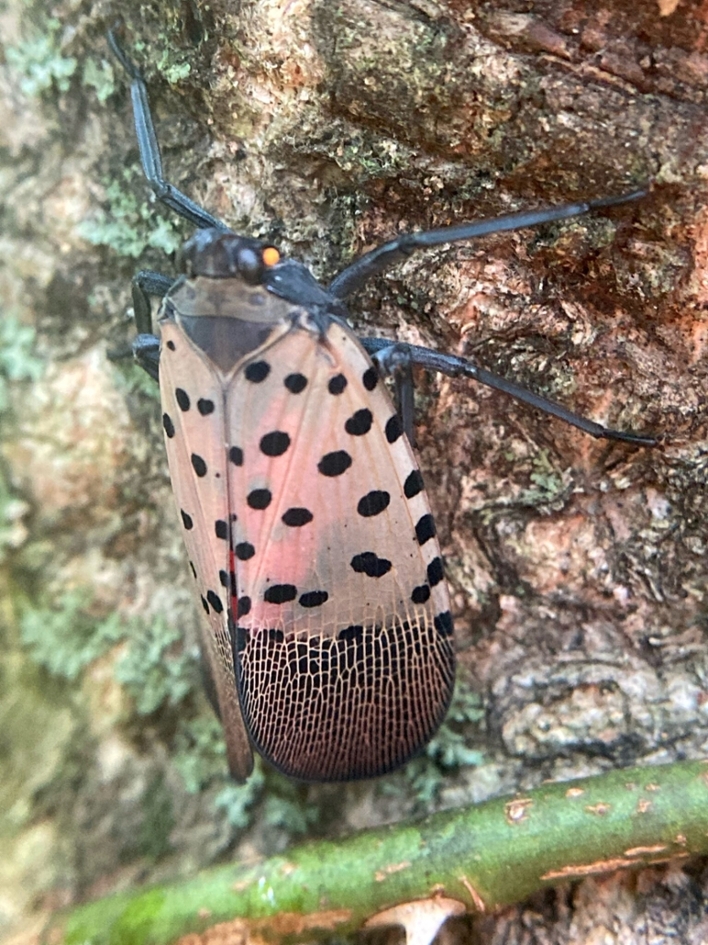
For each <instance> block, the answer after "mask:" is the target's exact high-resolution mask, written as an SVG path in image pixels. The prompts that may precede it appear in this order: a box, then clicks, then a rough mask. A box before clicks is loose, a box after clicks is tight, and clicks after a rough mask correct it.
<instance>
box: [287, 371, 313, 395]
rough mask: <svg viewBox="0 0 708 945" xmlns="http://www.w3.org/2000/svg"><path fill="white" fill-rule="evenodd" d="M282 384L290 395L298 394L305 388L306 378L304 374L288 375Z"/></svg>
mask: <svg viewBox="0 0 708 945" xmlns="http://www.w3.org/2000/svg"><path fill="white" fill-rule="evenodd" d="M283 383H284V384H285V386H286V387H287V389H288V390H289V391H290V393H291V394H299V393H301V391H303V390H305V388H306V387H307V378H306V377H305V375H304V374H288V376H287V377H286V378H285V380H284V381H283Z"/></svg>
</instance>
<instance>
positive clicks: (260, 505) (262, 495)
mask: <svg viewBox="0 0 708 945" xmlns="http://www.w3.org/2000/svg"><path fill="white" fill-rule="evenodd" d="M272 498H273V496H272V495H271V492H270V490H269V489H252V490H251V491H250V492H249V493H248V495H247V496H246V502H248V505H249V506H250V508H252V509H267V508H268V506H269V505H270V500H271V499H272Z"/></svg>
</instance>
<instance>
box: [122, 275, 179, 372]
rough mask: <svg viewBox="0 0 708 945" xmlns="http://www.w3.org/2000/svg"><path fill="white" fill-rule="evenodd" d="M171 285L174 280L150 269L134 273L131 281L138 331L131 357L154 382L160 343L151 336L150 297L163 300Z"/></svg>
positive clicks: (158, 360)
mask: <svg viewBox="0 0 708 945" xmlns="http://www.w3.org/2000/svg"><path fill="white" fill-rule="evenodd" d="M172 285H174V279H172V278H171V277H170V276H163V275H162V273H160V272H154V271H153V270H152V269H141V270H140V272H136V273H135V275H134V276H133V281H132V292H133V313H134V315H135V324H136V326H137V329H138V334H137V336H136V337H135V338H134V340H133V344H132V351H133V357H134V358H135V360H136V361H137V362H138V364H139V365H140V367H141V368H142V369H143V370H144V371H147V373H148V374H149V375H150V377H152V378H153V379H154V380H158V365H159V362H160V342H159V340H158V339H157V338H156V337H155V336H154V335H153V334H152V306H151V305H150V297H151V296H156V297H157V298H163V296H164V295H165V294H166V293H167V291H168V289H169V288H170V287H171V286H172Z"/></svg>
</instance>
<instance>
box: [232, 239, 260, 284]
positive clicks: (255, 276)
mask: <svg viewBox="0 0 708 945" xmlns="http://www.w3.org/2000/svg"><path fill="white" fill-rule="evenodd" d="M236 265H237V266H238V271H239V273H240V274H241V275H242V276H243V278H244V279H245V280H246V282H251V283H253V284H254V285H255V284H256V283H258V282H259V281H260V276H261V269H262V267H263V262H262V259H261V255H260V253H257V252H256V251H255V250H253V249H250V248H249V247H247V246H244V247H242V248H241V249H239V251H238V255H237V257H236Z"/></svg>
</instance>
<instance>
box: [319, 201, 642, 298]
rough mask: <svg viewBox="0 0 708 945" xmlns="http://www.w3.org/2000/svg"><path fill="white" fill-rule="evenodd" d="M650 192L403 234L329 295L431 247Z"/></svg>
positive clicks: (346, 274)
mask: <svg viewBox="0 0 708 945" xmlns="http://www.w3.org/2000/svg"><path fill="white" fill-rule="evenodd" d="M646 194H647V190H645V189H642V190H634V191H632V192H631V193H629V194H622V195H621V196H619V197H605V198H603V199H600V200H588V201H584V202H581V203H566V204H561V205H560V206H558V207H545V208H542V209H540V210H529V211H524V212H523V213H510V214H509V215H508V216H504V217H494V218H493V219H490V220H478V221H477V222H475V223H460V224H458V225H457V226H444V227H441V228H440V229H438V230H423V231H421V232H420V233H404V234H403V235H402V236H399V237H397V238H396V239H395V240H391V241H390V242H389V243H383V244H382V245H381V246H378V247H377V248H376V249H372V250H371V252H369V253H364V255H363V256H360V257H359V258H358V259H355V260H354V262H353V263H351V264H350V265H349V266H347V268H346V269H343V270H342V272H340V273H339V275H338V276H335V278H334V279H333V280H332V282H331V283H330V286H329V291H330V292H331V293H332V295H335V296H336V297H337V298H338V299H343V298H346V296H348V295H351V293H352V292H355V291H356V290H357V289H359V288H361V286H362V285H363V284H364V283H365V282H366V280H367V279H370V278H371V276H374V275H376V274H377V273H379V272H382V271H383V270H384V269H388V268H389V267H390V266H393V265H395V264H396V263H398V262H402V261H403V260H404V259H407V258H408V256H410V255H411V253H414V252H415V251H416V250H418V249H425V248H426V247H429V246H440V245H441V244H443V243H455V242H457V241H458V240H470V239H474V238H475V237H478V236H488V235H489V234H490V233H501V232H502V231H504V230H521V229H523V228H524V227H527V226H538V225H539V224H540V223H551V222H553V221H554V220H566V219H568V217H577V216H580V215H581V214H583V213H588V211H590V210H597V209H599V208H601V207H613V206H615V205H616V204H619V203H629V202H630V201H632V200H639V199H640V198H641V197H644V196H646Z"/></svg>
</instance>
